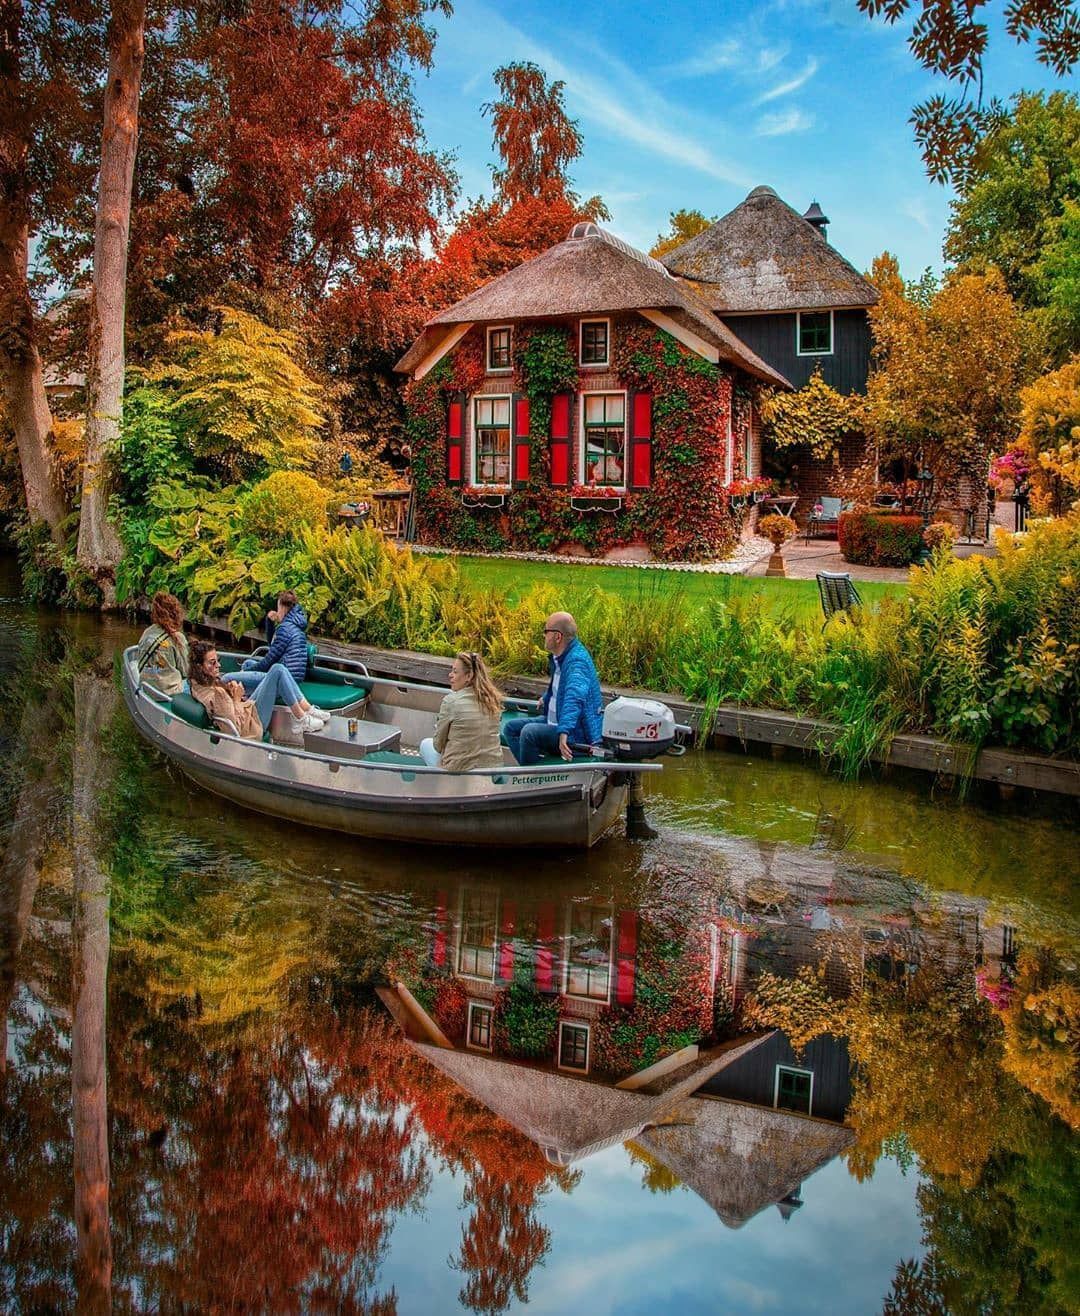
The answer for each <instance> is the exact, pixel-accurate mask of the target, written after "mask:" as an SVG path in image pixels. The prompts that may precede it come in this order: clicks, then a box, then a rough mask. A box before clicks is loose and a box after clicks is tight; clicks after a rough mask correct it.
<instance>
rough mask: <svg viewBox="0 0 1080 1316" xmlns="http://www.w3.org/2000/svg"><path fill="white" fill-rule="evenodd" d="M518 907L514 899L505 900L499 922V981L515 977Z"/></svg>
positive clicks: (509, 980) (510, 979)
mask: <svg viewBox="0 0 1080 1316" xmlns="http://www.w3.org/2000/svg"><path fill="white" fill-rule="evenodd" d="M516 912H517V911H516V907H515V905H514V902H513V901H512V900H504V901H503V908H502V921H501V922H500V924H499V934H500V937H501V941H500V945H499V981H500V982H511V981H512V980H513V977H514V924H515V917H514V916H515V914H516Z"/></svg>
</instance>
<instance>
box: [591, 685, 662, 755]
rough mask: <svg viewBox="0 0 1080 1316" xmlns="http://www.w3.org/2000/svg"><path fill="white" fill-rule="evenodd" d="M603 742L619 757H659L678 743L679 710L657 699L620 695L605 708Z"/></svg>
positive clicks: (605, 746)
mask: <svg viewBox="0 0 1080 1316" xmlns="http://www.w3.org/2000/svg"><path fill="white" fill-rule="evenodd" d="M602 735H603V745H604V748H605V749H607V750H609V751H610V752H611V754H612V755H613V756H614V757H615V758H616V759H623V760H624V761H634V762H640V761H641V760H642V759H655V758H659V757H660V755H661V754H666V753H667V752H668V750H669V749H671V747H672V745H674V744H675V736H676V726H675V714H674V713H673V712H672V711H671V709H670V708H668V706H667V704H662V703H660V702H659V700H657V699H634V698H630V697H628V696H626V695H620V696H619V698H618V699H613V700H612V701H611V703H610V704H608V705H607V707H606V708H605V709H604V725H603V732H602Z"/></svg>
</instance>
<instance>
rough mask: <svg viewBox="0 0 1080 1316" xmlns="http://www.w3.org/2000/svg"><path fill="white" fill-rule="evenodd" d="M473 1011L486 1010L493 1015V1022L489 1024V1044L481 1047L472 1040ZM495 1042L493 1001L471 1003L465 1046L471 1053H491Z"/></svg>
mask: <svg viewBox="0 0 1080 1316" xmlns="http://www.w3.org/2000/svg"><path fill="white" fill-rule="evenodd" d="M473 1010H486V1011H487V1012H488V1014H489V1015H491V1021H490V1023H489V1024H488V1044H487V1046H481V1045H480V1044H479V1042H474V1041H473V1040H472V1017H473ZM494 1042H495V1003H494V1002H493V1001H470V1002H469V1010H468V1014H467V1015H466V1017H465V1045H466V1046H467V1047H468V1048H469V1050H470V1051H491V1050H492V1049H493V1046H494Z"/></svg>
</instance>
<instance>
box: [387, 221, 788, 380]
mask: <svg viewBox="0 0 1080 1316" xmlns="http://www.w3.org/2000/svg"><path fill="white" fill-rule="evenodd" d="M641 310H651V311H660V312H663V313H665V314H667V315H669V316H670V317H671V318H672V319H673V320H675V321H676V322H677V323H678V324H680V325H682V326H683V327H684V328H685V329H689V330H690V331H691V332H693V333H694V334H696V335H697V336H698V337H699V338H701V339H704V340H705V342H706V343H708V344H709V345H710V346H711V347H713V348H715V349H716V351H717V352H718V354H719V357H720V360H721V361H724V362H727V363H728V364H729V365H733V366H736V367H738V368H739V369H741V370H745V371H746V372H747V374H750V375H753V376H754V377H755V378H756V379H762V380H765V381H766V382H768V383H770V384H780V385H782V386H784V387H790V385H789V384H788V381H787V380H786V379H784V377H783V376H782V375H780V374H778V373H777V372H776V371H775V370H774V369H773V368H772V366H770V365H767V364H766V363H765V362H764V361H762V360H761V358H760V357H758V356H756V355H755V354H754V353H753V352H751V351H750V349H749V348H748V347H746V346H745V345H744V344H743V343H742V342H740V340H739V339H738V338H737V337H736V336H735V334H733V333H732V332H731V330H730V329H728V328H727V326H726V325H724V324H723V323H721V321H720V320H718V319H717V318H716V316H715V315H713V313H712V311H710V310H709V308H708V306H707V305H706V304H705V303H703V302H702V301H701V300H700V299H699V298H698V297H697V296H695V294H694V292H693V290H692V289H690V288H688V287H687V286H686V284H684V283H681V282H680V281H679V280H677V279H673V278H672V277H671V275H670V274H669V273H668V272H667V270H665V268H664V267H663V265H661V264H660V262H659V261H657V260H653V258H652V257H651V256H646V255H645V254H644V253H643V252H640V251H637V250H635V248H633V247H631V246H629V245H628V244H627V243H625V242H622V241H621V240H620V239H619V238H616V237H614V236H613V235H612V234H610V233H606V232H605V231H604V230H603V229H601V228H598V227H597V225H595V224H576V225H575V226H574V228H573V230H572V231H571V234H570V236H569V237H568V238H567V239H566V241H565V242H559V243H556V245H555V246H554V247H549V248H548V250H547V251H545V252H542V253H541V255H539V256H536V257H534V258H533V259H532V260H528V261H524V262H523V263H522V264H521V265H517V266H515V267H514V268H513V269H512V270H508V271H507V272H506V273H505V274H501V275H500V276H499V277H498V278H497V279H492V280H491V282H490V283H485V284H484V286H483V287H482V288H477V289H476V290H475V292H471V293H469V295H468V296H467V297H463V298H462V299H461V301H459V302H455V304H454V305H453V306H451V307H448V308H447V309H446V310H445V311H441V312H440V313H439V314H438V315H436V316H434V317H433V318H432V319H431V320H429V321H428V323H427V324H426V325H425V326H424V330H423V332H422V333H421V335H420V337H419V338H418V339H417V341H416V342H415V343H414V344H413V345H412V347H411V348H410V349H409V351H408V352H406V354H405V355H404V356H403V357H402V358H401V360H400V361H399V362H398V363H397V366H396V367H395V368H396V369H397V370H399V371H401V372H402V373H406V374H408V373H411V371H413V370H414V369H415V368H416V367H417V366H418V365H419V364H420V362H421V361H423V360H424V358H425V357H426V356H427V355H428V353H429V352H431V350H432V349H433V348H434V347H435V346H436V345H437V343H438V342H439V339H440V338H441V337H443V336H444V335H445V333H446V331H447V330H449V329H451V328H452V327H453V326H454V325H461V324H470V323H477V322H480V323H488V324H507V323H513V322H514V321H517V320H540V319H546V318H556V317H559V318H561V317H565V316H580V315H603V314H608V313H611V312H618V311H641Z"/></svg>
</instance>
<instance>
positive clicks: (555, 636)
mask: <svg viewBox="0 0 1080 1316" xmlns="http://www.w3.org/2000/svg"><path fill="white" fill-rule="evenodd" d="M544 648H545V649H546V650H547V651H548V672H549V673H550V676H551V680H550V682H549V684H548V688H547V690H546V691H545V692H544V694H543V697H542V698H541V700H540V715H539V716H538V717H515V718H511V720H510V721H509V722H507V724H506V743H507V744H508V745H509V746H510V752H511V754H513V756H514V758H516V759H517V761H518V763H520V764H521V766H522V767H523V768H525V767H528V766H529V765H530V764H533V763H539V761H540V759H541V758H542V757H543V756H544V755H545V754H552V755H553V754H559V755H561V756H562V757H563V758H564V759H567V760H569V759H571V758H573V750H572V749H571V748H570V746H571V745H596V744H598V743H599V741H600V735H601V729H602V725H603V717H602V713H601V706H602V704H603V696H602V695H601V693H600V679H599V677H598V676H597V675H596V668H595V667H594V665H593V660H592V656H591V655H590V653H589V651H588V649H586V648H585V646H584V645H583V644H582V643H581V641H580V640H579V639H578V638H577V623H576V622H575V621H574V619H573V617H571V616H570V614H569V613H568V612H555V613H552V615H551V616H550V617H549V618H548V619H547V621H546V622H544Z"/></svg>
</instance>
